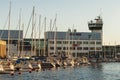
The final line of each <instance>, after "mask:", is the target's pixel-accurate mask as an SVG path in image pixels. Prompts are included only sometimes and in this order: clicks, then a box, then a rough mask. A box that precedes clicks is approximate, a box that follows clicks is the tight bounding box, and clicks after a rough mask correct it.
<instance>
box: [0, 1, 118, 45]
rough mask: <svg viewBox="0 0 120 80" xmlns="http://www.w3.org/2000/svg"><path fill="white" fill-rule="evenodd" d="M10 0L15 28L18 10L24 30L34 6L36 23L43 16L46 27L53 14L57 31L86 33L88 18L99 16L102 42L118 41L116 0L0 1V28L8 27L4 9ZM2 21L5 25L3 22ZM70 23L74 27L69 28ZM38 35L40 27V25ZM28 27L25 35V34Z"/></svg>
mask: <svg viewBox="0 0 120 80" xmlns="http://www.w3.org/2000/svg"><path fill="white" fill-rule="evenodd" d="M10 1H11V26H10V29H18V22H19V12H20V9H21V16H22V19H21V23H23V24H24V33H25V31H26V29H27V25H28V22H29V20H30V16H31V14H32V9H33V6H35V13H36V25H38V18H39V15H41V20H42V21H41V23H43V21H44V18H45V17H46V26H47V27H46V29H47V31H48V30H49V25H50V20H51V19H52V20H54V19H55V16H56V14H57V21H56V26H57V31H67V30H68V28H70V29H72V28H74V29H77V31H78V32H90V31H89V29H88V24H87V23H88V21H90V20H92V19H94V18H96V17H97V16H99V15H101V16H102V19H103V22H104V24H103V44H105V45H107V44H111V45H116V44H120V36H119V34H120V0H0V26H1V27H0V29H8V24H7V22H8V12H9V6H10V4H9V3H10ZM5 24H6V25H5ZM73 25H74V27H73ZM41 31H42V32H41V36H43V32H44V30H42V28H41ZM30 34H31V29H29V32H28V34H27V37H29V36H30Z"/></svg>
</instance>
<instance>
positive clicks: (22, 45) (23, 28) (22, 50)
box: [21, 24, 24, 54]
mask: <svg viewBox="0 0 120 80" xmlns="http://www.w3.org/2000/svg"><path fill="white" fill-rule="evenodd" d="M22 28H23V33H24V24H22ZM23 52H24V38H23V39H22V52H21V53H22V54H23Z"/></svg>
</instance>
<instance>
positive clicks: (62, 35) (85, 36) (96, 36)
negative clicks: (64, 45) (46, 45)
mask: <svg viewBox="0 0 120 80" xmlns="http://www.w3.org/2000/svg"><path fill="white" fill-rule="evenodd" d="M55 33H56V39H59V40H61V39H64V40H65V39H66V40H67V39H69V40H101V33H97V32H69V31H68V32H58V31H57V32H53V31H48V32H46V39H54V36H55Z"/></svg>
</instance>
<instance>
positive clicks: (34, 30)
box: [34, 15, 36, 56]
mask: <svg viewBox="0 0 120 80" xmlns="http://www.w3.org/2000/svg"><path fill="white" fill-rule="evenodd" d="M34 56H36V15H35V22H34Z"/></svg>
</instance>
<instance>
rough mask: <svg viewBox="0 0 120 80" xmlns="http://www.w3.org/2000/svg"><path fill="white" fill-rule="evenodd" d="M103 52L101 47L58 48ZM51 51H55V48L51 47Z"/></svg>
mask: <svg viewBox="0 0 120 80" xmlns="http://www.w3.org/2000/svg"><path fill="white" fill-rule="evenodd" d="M76 49H77V50H102V48H101V47H96V48H95V47H77V48H75V47H63V48H62V47H57V50H76ZM50 50H54V47H50Z"/></svg>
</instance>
